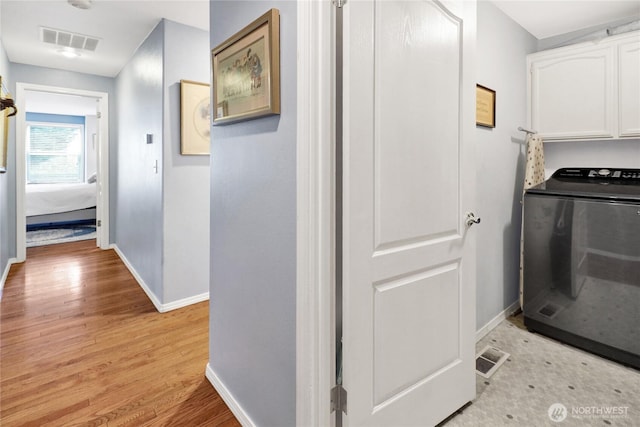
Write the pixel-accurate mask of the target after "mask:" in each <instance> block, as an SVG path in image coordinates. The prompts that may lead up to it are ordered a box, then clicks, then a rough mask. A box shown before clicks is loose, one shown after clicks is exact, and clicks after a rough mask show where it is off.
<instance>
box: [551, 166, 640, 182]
mask: <svg viewBox="0 0 640 427" xmlns="http://www.w3.org/2000/svg"><path fill="white" fill-rule="evenodd" d="M553 178H560V179H562V178H569V179H576V180H589V181H605V182H616V183H629V184H636V183H637V182H634V181H640V169H618V168H563V169H558V170H557V171H555V172H554V174H553Z"/></svg>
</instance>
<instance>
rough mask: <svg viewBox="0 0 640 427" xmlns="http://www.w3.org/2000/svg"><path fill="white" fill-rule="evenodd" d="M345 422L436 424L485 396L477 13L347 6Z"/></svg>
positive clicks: (434, 6)
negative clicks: (474, 220) (479, 330)
mask: <svg viewBox="0 0 640 427" xmlns="http://www.w3.org/2000/svg"><path fill="white" fill-rule="evenodd" d="M343 13H344V25H345V27H344V52H345V55H344V61H343V66H344V70H343V72H344V89H343V106H344V117H343V119H344V134H343V146H344V151H343V160H344V172H343V177H344V181H343V183H344V184H343V200H342V203H343V310H344V311H343V375H344V382H343V384H344V387H345V388H346V389H347V392H348V395H349V402H348V405H349V407H348V415H346V416H345V422H346V424H347V425H352V426H364V425H366V426H375V425H394V426H396V425H415V426H418V425H419V426H425V425H434V424H437V423H438V422H440V421H441V420H443V419H444V418H446V417H447V416H448V415H450V414H451V413H452V412H454V411H455V410H456V409H458V408H459V407H461V406H462V405H464V404H465V403H466V402H468V401H469V400H471V399H472V398H473V397H474V395H475V371H474V369H475V364H474V355H475V283H474V272H475V258H474V239H473V230H468V229H467V228H466V226H465V217H464V215H465V212H466V210H471V207H472V205H473V182H474V178H475V176H474V174H475V172H474V169H473V167H472V164H473V155H472V151H471V150H470V144H469V143H468V141H467V140H468V139H469V137H470V135H471V134H472V132H473V131H474V127H473V125H474V123H475V116H474V112H475V109H474V106H475V98H474V96H475V79H474V78H473V75H472V74H471V73H470V72H469V70H471V69H472V64H471V63H470V61H471V54H472V50H473V48H474V37H475V3H473V2H469V1H460V2H455V3H446V4H444V3H439V2H433V1H406V2H399V1H360V2H350V3H348V4H347V5H346V6H345V8H344V12H343Z"/></svg>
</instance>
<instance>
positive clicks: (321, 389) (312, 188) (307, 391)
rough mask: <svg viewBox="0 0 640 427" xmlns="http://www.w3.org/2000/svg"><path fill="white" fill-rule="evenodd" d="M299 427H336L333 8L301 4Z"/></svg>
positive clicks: (306, 1) (315, 3) (306, 0)
mask: <svg viewBox="0 0 640 427" xmlns="http://www.w3.org/2000/svg"><path fill="white" fill-rule="evenodd" d="M297 28H298V30H297V36H298V64H297V65H298V68H297V73H298V74H297V80H298V82H297V94H298V98H297V103H298V112H297V114H298V117H297V191H296V194H297V208H296V209H297V230H296V235H297V266H296V267H297V268H296V269H297V278H296V282H297V285H296V294H297V297H296V425H304V426H309V427H312V426H314V427H321V426H330V425H333V420H334V419H335V414H334V415H332V414H331V410H330V399H329V396H330V394H329V390H330V388H331V387H332V386H333V385H334V384H335V344H334V341H335V323H334V319H333V314H334V312H333V311H334V310H333V307H334V305H335V300H334V296H335V295H334V285H335V280H334V279H335V278H334V277H333V274H334V265H335V264H334V259H333V257H334V256H335V249H334V247H335V239H334V199H335V188H334V186H333V185H334V177H333V174H334V173H335V170H334V166H333V165H334V142H335V126H334V117H335V96H334V94H335V10H334V6H333V5H332V3H331V2H329V1H309V0H299V1H298V15H297Z"/></svg>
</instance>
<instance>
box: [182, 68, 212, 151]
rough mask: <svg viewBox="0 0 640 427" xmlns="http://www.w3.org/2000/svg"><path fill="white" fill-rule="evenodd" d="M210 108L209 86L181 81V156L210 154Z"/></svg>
mask: <svg viewBox="0 0 640 427" xmlns="http://www.w3.org/2000/svg"><path fill="white" fill-rule="evenodd" d="M210 107H211V96H210V87H209V84H207V83H200V82H194V81H191V80H180V154H182V155H191V156H208V155H209V154H210V152H211V149H210V147H209V142H210V140H211V138H210V134H211V128H210V127H211V113H210Z"/></svg>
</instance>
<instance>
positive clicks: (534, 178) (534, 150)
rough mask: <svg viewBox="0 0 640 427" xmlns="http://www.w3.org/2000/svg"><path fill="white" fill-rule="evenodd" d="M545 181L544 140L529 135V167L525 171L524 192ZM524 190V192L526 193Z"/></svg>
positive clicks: (534, 135)
mask: <svg viewBox="0 0 640 427" xmlns="http://www.w3.org/2000/svg"><path fill="white" fill-rule="evenodd" d="M543 181H544V150H543V146H542V138H540V137H539V136H538V135H536V134H533V133H530V134H527V165H526V167H525V171H524V190H526V189H527V188H531V187H533V186H536V185H538V184H540V183H541V182H543ZM524 190H523V191H524Z"/></svg>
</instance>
